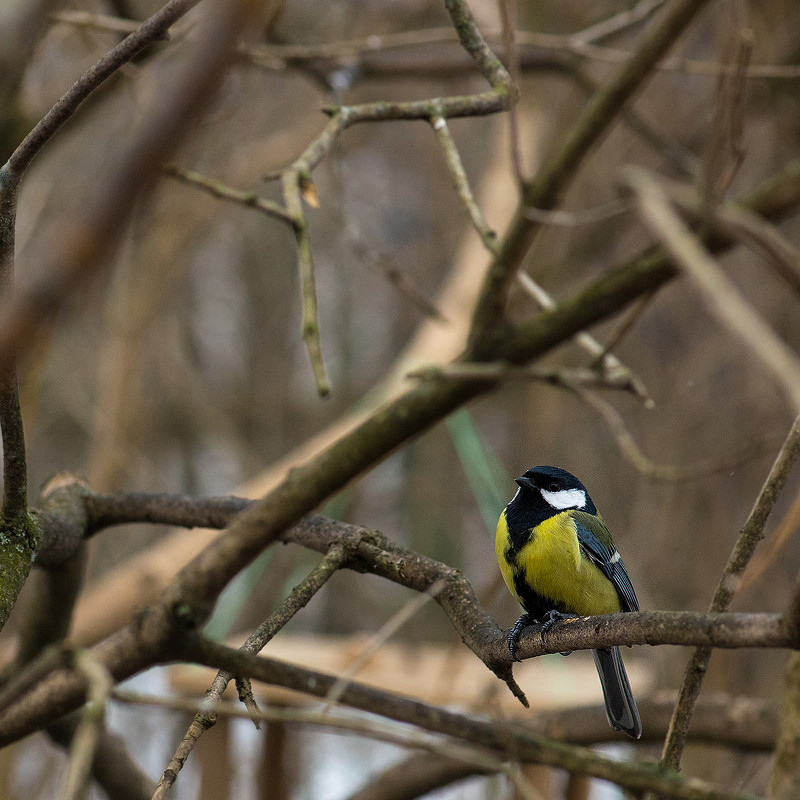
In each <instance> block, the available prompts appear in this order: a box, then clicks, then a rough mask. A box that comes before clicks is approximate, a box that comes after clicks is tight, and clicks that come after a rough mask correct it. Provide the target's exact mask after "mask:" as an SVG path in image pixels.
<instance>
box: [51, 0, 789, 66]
mask: <svg viewBox="0 0 800 800" xmlns="http://www.w3.org/2000/svg"><path fill="white" fill-rule="evenodd" d="M198 2H199V0H198ZM647 2H650V3H651V5H652V6H656V5H663V3H664V0H641V2H640V5H644V4H645V3H647ZM635 10H636V9H631V10H630V11H624V12H621V13H620V14H619V15H617V17H619V18H620V19H621V21H622V25H620V26H617V30H622V29H623V28H624V27H629V25H630V24H635V23H638V21H639V19H633V18H628V19H627V20H625V19H624V18H625V15H628V14H630V13H631V12H634V11H635ZM657 10H658V9H657V8H652V9H649V10H648V11H649V12H650V13H652V12H653V11H657ZM648 15H649V14H648ZM50 16H51V18H52V19H54V20H55V21H56V22H60V23H62V24H65V25H75V26H79V27H88V28H93V29H95V30H101V31H109V32H111V33H133V32H134V31H135V30H136V29H137V28H138V27H139V24H140V23H138V22H135V21H132V20H126V19H122V18H120V17H113V16H109V15H106V14H91V13H89V12H85V11H55V12H53V13H52V14H51V15H50ZM644 16H645V15H642V18H643V17H644ZM612 19H614V18H609V20H604V21H603V22H601V23H598V25H597V26H591V27H590V28H585V29H584V30H582V31H578V32H576V33H574V34H568V35H566V36H563V35H558V34H551V33H541V32H535V31H524V30H521V31H515V33H514V36H515V38H516V40H517V42H518V43H519V45H520V46H523V47H526V48H537V49H540V50H550V51H557V52H567V53H571V54H574V55H579V56H581V57H583V58H587V59H593V60H596V61H604V62H607V63H611V64H620V63H622V62H623V61H625V60H626V59H627V58H629V57H630V55H631V54H630V51H627V50H619V49H616V48H612V47H601V46H598V45H595V44H592V42H594V41H597V39H598V38H601V37H602V38H605V36H607V35H611V34H612V33H616V32H617V30H611V26H608V30H607V31H604V30H603V28H605V27H606V23H607V22H611V20H612ZM595 28H597V32H596V33H595V32H594V31H595ZM164 39H169V35H165V36H164ZM502 39H503V35H502V33H501V32H499V31H487V33H486V40H487V42H491V43H493V44H502ZM456 41H458V36H457V34H456V32H455V31H454V30H453V28H449V27H442V28H421V29H419V30H411V31H400V32H397V33H382V34H370V35H369V36H363V37H359V38H353V39H344V40H339V41H331V42H315V43H311V44H301V43H287V44H282V43H269V44H261V45H249V44H241V45H239V47H238V50H239V52H240V53H241V54H242V55H243V56H245V57H246V58H248V59H250V60H251V61H253V62H254V63H256V64H260V65H262V66H266V67H269V68H271V69H285V68H286V65H287V63H295V62H302V61H314V60H317V59H325V58H341V57H353V56H358V55H360V54H363V53H376V52H381V51H388V50H395V49H400V48H407V47H424V46H428V45H441V44H448V43H453V42H456ZM655 69H656V70H660V71H664V72H680V73H685V74H690V75H701V76H704V77H710V78H715V77H718V76H719V75H724V74H730V73H731V72H732V69H733V68H732V67H731V66H730V65H729V64H720V63H718V62H716V61H699V60H696V59H686V58H666V59H663V60H661V61H659V62H658V63H657V64H656V66H655ZM798 78H800V65H798V64H753V65H750V67H749V69H748V71H747V79H748V81H752V80H797V79H798Z"/></svg>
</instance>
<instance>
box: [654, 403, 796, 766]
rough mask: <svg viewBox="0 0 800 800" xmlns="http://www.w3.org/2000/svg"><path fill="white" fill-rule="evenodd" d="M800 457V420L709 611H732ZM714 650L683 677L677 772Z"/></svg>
mask: <svg viewBox="0 0 800 800" xmlns="http://www.w3.org/2000/svg"><path fill="white" fill-rule="evenodd" d="M798 455H800V417H798V418H797V419H796V420H795V421H794V424H793V425H792V427H791V429H790V431H789V434H788V436H787V437H786V441H785V442H784V443H783V447H782V448H781V450H780V452H779V453H778V456H777V458H776V459H775V463H774V464H773V465H772V469H771V470H770V473H769V475H768V476H767V480H766V481H765V483H764V486H763V487H762V488H761V492H760V493H759V495H758V498H757V500H756V502H755V505H754V506H753V509H752V511H751V512H750V516H749V517H748V518H747V521H746V522H745V524H744V527H743V528H742V530H741V532H740V533H739V537H738V539H737V540H736V544H735V545H734V548H733V551H732V552H731V555H730V557H729V559H728V563H727V564H726V565H725V570H724V571H723V573H722V578H721V579H720V582H719V584H718V586H717V590H716V592H715V593H714V599H713V600H712V601H711V606H710V608H709V611H710V612H711V613H715V612H722V611H725V610H726V609H727V608H729V606H730V604H731V601H732V600H733V597H734V594H735V593H736V589H737V587H738V586H739V583H740V582H741V577H742V574H743V573H744V570H745V568H746V567H747V564H748V562H749V561H750V558H751V556H752V555H753V552H754V551H755V548H756V545H757V544H758V543H759V542H760V541H761V539H762V538H763V537H764V526H765V525H766V522H767V519H768V518H769V515H770V513H771V512H772V508H773V506H774V505H775V501H776V500H777V498H778V496H779V495H780V493H781V491H782V490H783V487H784V486H785V485H786V480H787V479H788V477H789V472H790V470H791V468H792V466H793V465H794V463H795V461H796V460H797V457H798ZM783 626H784V628H786V629H788V630H791V631H794V634H793V635H794V636H796V634H797V629H796V620H793V619H791V618H787V617H784V623H783ZM711 653H712V650H711V647H709V646H708V645H704V646H700V647H698V648H697V649H696V650H695V652H694V653H693V654H692V657H691V659H690V660H689V663H688V664H687V665H686V671H685V673H684V675H683V682H682V683H681V689H680V694H679V695H678V702H677V703H676V704H675V710H674V712H673V714H672V720H671V722H670V727H669V731H668V732H667V738H666V741H665V742H664V750H663V752H662V755H661V762H662V763H663V764H664V765H665V766H668V767H670V768H672V769H677V768H678V766H679V765H680V762H681V757H682V755H683V748H684V744H685V742H686V736H687V733H688V730H689V723H690V721H691V717H692V711H693V709H694V706H695V704H696V702H697V698H698V696H699V694H700V688H701V686H702V682H703V678H704V676H705V673H706V669H707V667H708V662H709V661H710V660H711Z"/></svg>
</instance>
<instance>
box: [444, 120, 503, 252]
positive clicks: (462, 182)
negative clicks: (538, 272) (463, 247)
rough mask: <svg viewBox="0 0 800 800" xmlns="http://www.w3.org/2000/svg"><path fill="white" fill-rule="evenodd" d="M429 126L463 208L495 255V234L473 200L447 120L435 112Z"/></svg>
mask: <svg viewBox="0 0 800 800" xmlns="http://www.w3.org/2000/svg"><path fill="white" fill-rule="evenodd" d="M431 127H432V128H433V131H434V133H435V134H436V139H437V141H438V142H439V145H440V146H441V148H442V152H443V153H444V156H445V161H446V162H447V168H448V169H449V170H450V177H451V178H452V181H453V187H454V188H455V190H456V194H458V196H459V198H460V199H461V202H462V204H463V206H464V209H465V210H466V212H467V214H468V215H469V218H470V220H471V222H472V225H473V227H474V228H475V230H476V231H477V232H478V235H479V236H480V237H481V241H482V242H483V245H484V247H485V248H486V249H487V250H488V251H489V252H490V253H491V254H492V255H495V254H496V253H497V249H498V241H497V234H496V233H495V232H494V230H492V228H491V227H490V225H489V223H488V222H487V220H486V217H485V216H484V215H483V212H482V211H481V209H480V207H479V206H478V204H477V203H476V202H475V197H474V196H473V194H472V189H470V186H469V180H468V179H467V173H466V171H465V170H464V165H463V163H462V162H461V156H460V155H459V153H458V148H457V147H456V143H455V142H454V141H453V137H452V136H451V134H450V129H449V128H448V127H447V120H446V119H445V118H444V117H442V116H440V115H438V114H437V115H436V116H433V117H431Z"/></svg>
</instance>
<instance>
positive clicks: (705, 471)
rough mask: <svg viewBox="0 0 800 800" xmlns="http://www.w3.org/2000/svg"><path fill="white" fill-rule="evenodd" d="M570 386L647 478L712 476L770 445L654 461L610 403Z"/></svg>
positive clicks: (653, 479) (654, 479) (749, 457)
mask: <svg viewBox="0 0 800 800" xmlns="http://www.w3.org/2000/svg"><path fill="white" fill-rule="evenodd" d="M570 388H571V389H572V390H573V391H574V392H575V393H576V394H577V395H578V397H580V398H581V400H583V402H584V403H586V404H587V405H588V406H590V407H591V408H592V409H594V410H595V411H596V412H597V413H598V414H599V415H600V417H601V418H602V420H603V422H605V424H606V425H607V426H608V428H609V430H610V431H611V435H612V436H613V437H614V441H615V442H616V443H617V447H618V448H619V451H620V453H621V454H622V455H623V457H624V458H625V460H626V461H628V463H629V464H631V465H632V466H633V467H635V468H636V469H637V470H638V471H639V472H640V473H641V474H642V475H643V476H644V477H645V478H647V480H650V481H657V482H660V481H663V482H681V481H690V480H697V479H698V478H703V477H706V476H708V475H714V474H715V473H719V472H724V471H726V470H729V469H731V467H734V466H737V465H739V464H743V463H745V462H747V461H750V460H752V459H754V458H757V457H758V456H761V455H764V454H765V453H766V452H767V448H768V447H769V445H770V442H766V441H765V442H760V443H759V444H755V445H751V446H749V447H744V448H742V449H741V450H739V451H737V452H735V453H731V454H728V455H727V456H722V457H719V458H704V459H701V460H699V461H696V462H693V463H691V464H684V465H680V466H673V465H671V464H658V463H656V462H655V461H653V460H652V459H651V458H649V457H648V456H647V455H645V454H644V453H643V452H642V450H641V448H640V447H639V445H638V444H637V443H636V440H635V439H634V437H633V434H631V432H630V430H629V429H628V426H627V425H626V424H625V421H624V420H623V418H622V416H621V415H620V413H619V412H618V411H617V410H616V409H615V408H614V407H613V406H612V405H611V404H610V403H608V402H606V401H605V400H604V399H603V398H602V397H600V395H598V394H597V392H590V391H587V390H586V389H585V388H583V386H581V385H580V384H572V385H571V386H570Z"/></svg>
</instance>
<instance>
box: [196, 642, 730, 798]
mask: <svg viewBox="0 0 800 800" xmlns="http://www.w3.org/2000/svg"><path fill="white" fill-rule="evenodd" d="M186 655H187V656H189V657H190V658H191V659H192V660H196V661H198V662H199V663H203V664H207V665H209V666H223V667H224V668H226V669H229V670H231V671H232V672H239V673H242V674H244V673H247V674H249V675H250V677H252V678H255V679H257V680H260V681H264V682H266V683H273V684H277V685H281V686H286V687H287V688H291V689H295V690H297V691H302V692H305V693H307V694H311V695H314V696H317V697H324V696H325V695H326V694H327V693H328V692H329V691H330V689H331V687H332V686H333V684H334V682H335V678H334V677H332V676H330V675H325V674H322V673H318V672H312V671H310V670H305V669H303V668H301V667H297V666H295V665H287V664H283V663H282V662H278V661H274V660H272V659H267V658H264V657H261V658H258V659H256V658H254V657H253V656H246V655H244V654H242V653H241V652H238V651H234V650H230V649H229V648H225V647H222V646H220V645H216V644H213V643H211V642H207V641H199V640H197V641H195V642H192V643H187V647H186ZM341 702H342V703H343V704H344V705H349V706H351V707H353V708H360V709H362V710H365V711H370V712H373V713H375V712H377V713H379V714H380V715H381V716H385V717H389V718H390V719H394V720H397V721H401V722H408V723H411V724H413V725H416V726H418V727H420V728H422V729H424V730H429V731H436V732H439V733H444V734H446V735H448V736H452V737H455V738H457V739H459V740H461V741H465V742H470V743H471V744H474V745H479V746H481V747H486V748H488V749H490V750H492V751H494V752H498V753H501V754H504V755H506V756H509V757H511V758H513V759H515V760H518V761H520V762H523V763H525V762H532V763H538V764H545V765H547V766H552V767H558V768H560V769H565V770H567V771H568V772H572V773H578V774H584V775H589V776H592V777H595V778H601V779H603V780H608V781H611V782H612V783H615V784H617V785H619V786H623V787H625V788H627V789H630V790H632V791H643V790H652V791H656V792H658V793H660V794H664V795H666V796H670V797H680V798H685V800H723V798H725V799H726V800H727V799H728V798H730V799H731V800H732V798H734V797H736V798H742V797H743V796H742V795H741V794H732V793H729V792H726V791H724V790H720V789H716V788H715V787H712V786H711V785H709V784H706V783H705V782H703V781H699V780H697V779H692V780H690V781H687V780H685V779H683V778H681V777H679V776H678V775H677V774H676V773H673V772H669V771H655V770H653V768H652V766H650V765H640V764H634V763H631V762H620V761H615V760H611V759H606V758H605V757H603V756H600V755H599V754H596V753H594V752H592V751H589V750H584V749H582V748H578V747H574V746H570V745H566V744H562V743H559V742H555V741H553V740H550V739H547V738H545V737H542V736H539V735H537V734H534V733H531V732H529V731H525V730H523V729H520V728H518V727H513V726H510V725H501V726H498V725H496V724H495V723H493V722H489V721H485V720H482V719H478V718H475V717H471V716H468V715H466V714H459V713H457V712H454V711H449V710H446V709H443V708H439V707H435V706H430V705H427V704H425V703H422V702H419V701H417V700H411V699H408V698H405V697H401V696H399V695H394V694H391V693H389V692H383V691H381V690H378V689H372V688H371V687H368V686H364V685H362V684H358V683H351V684H350V685H349V686H348V687H347V689H346V690H345V692H344V693H343V695H342V698H341Z"/></svg>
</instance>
